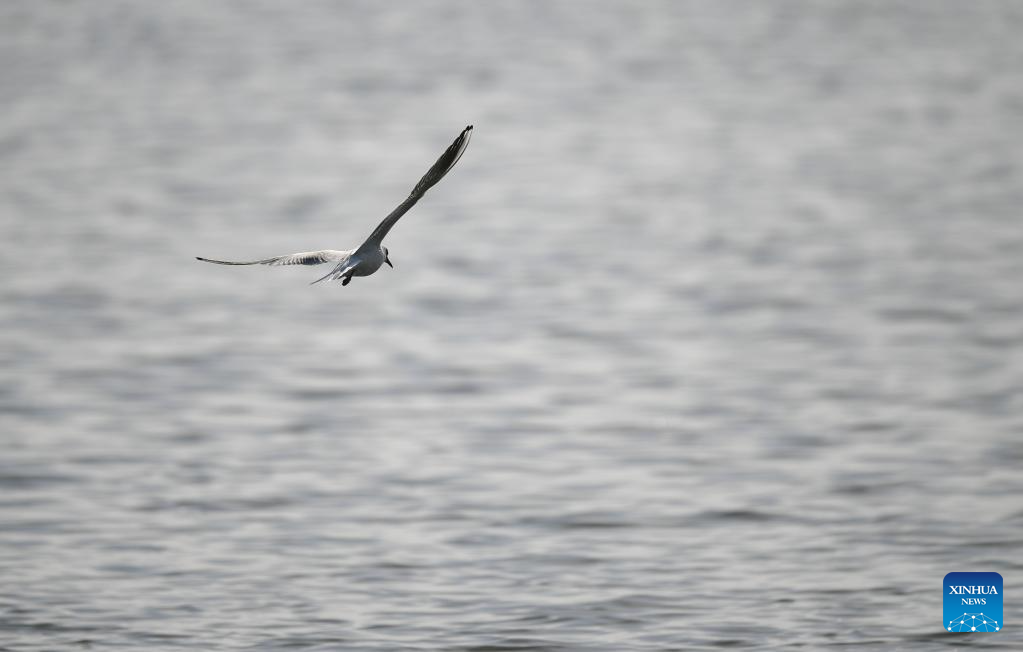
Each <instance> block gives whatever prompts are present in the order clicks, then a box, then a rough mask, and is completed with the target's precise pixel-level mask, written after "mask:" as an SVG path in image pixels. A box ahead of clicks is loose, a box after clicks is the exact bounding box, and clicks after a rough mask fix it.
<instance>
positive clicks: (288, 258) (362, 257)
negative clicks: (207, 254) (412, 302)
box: [196, 125, 472, 286]
mask: <svg viewBox="0 0 1023 652" xmlns="http://www.w3.org/2000/svg"><path fill="white" fill-rule="evenodd" d="M471 135H472V125H469V126H467V127H466V128H465V129H463V130H462V133H460V134H459V135H458V138H456V139H455V142H453V143H451V145H450V146H448V148H447V149H446V150H444V153H443V154H441V155H440V158H439V159H437V162H436V163H434V164H433V167H431V168H430V169H429V170H428V171H427V172H426V174H425V175H423V178H422V179H420V180H419V183H417V184H416V187H415V188H413V189H412V192H411V193H410V194H409V196H408V197H407V198H406V199H405V201H403V202H401V203H400V204H398V207H397V208H395V209H394V210H393V211H391V214H390V215H388V216H387V217H385V218H384V219H383V221H382V222H380V224H378V225H377V228H375V229H373V233H370V234H369V237H368V238H366V241H365V242H363V243H362V244H361V245H359V247H358V248H357V249H349V250H345V251H340V250H335V249H324V250H322V251H303V252H299V253H297V254H287V255H284V256H274V257H273V258H264V259H262V260H248V261H238V262H234V261H229V260H213V259H212V258H202V257H200V256H196V260H201V261H203V262H206V263H216V264H218V265H322V264H323V263H333V264H334V269H332V270H330V272H328V273H327V274H325V275H324V276H321V277H320V278H318V279H316V280H315V281H313V284H315V283H319V282H320V281H325V280H327V279H330V280H332V281H337V280H339V279H344V280H342V281H341V285H342V286H344V285H348V284H349V283H351V282H352V277H353V276H369V275H370V274H372V273H373V272H375V271H377V270H378V269H380V267H381V265H383V264H384V263H387V264H388V265H389V266H390V267H391V268H392V269H393V268H394V265H393V264H392V263H391V259H390V258H389V257H388V253H387V247H385V246H384V245H383V241H384V236H386V235H387V232H388V231H390V230H391V228H392V227H393V226H394V225H395V224H396V223H397V222H398V220H399V219H401V216H402V215H404V214H405V213H407V212H409V209H411V208H412V207H413V206H415V205H416V202H417V201H419V200H420V199H422V197H423V195H425V194H426V191H427V190H429V189H430V188H432V187H433V186H434V185H435V184H436V183H437V182H438V181H440V180H441V179H443V178H444V175H445V174H447V173H448V171H450V170H451V168H453V167H455V163H458V159H460V158H462V154H463V153H464V152H465V148H466V147H467V146H468V145H469V137H470V136H471Z"/></svg>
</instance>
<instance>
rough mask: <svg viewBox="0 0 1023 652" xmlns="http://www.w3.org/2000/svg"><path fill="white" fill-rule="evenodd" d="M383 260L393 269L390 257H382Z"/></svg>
mask: <svg viewBox="0 0 1023 652" xmlns="http://www.w3.org/2000/svg"><path fill="white" fill-rule="evenodd" d="M384 262H385V263H387V264H388V265H390V266H391V269H394V264H393V263H392V262H391V259H390V257H388V258H384Z"/></svg>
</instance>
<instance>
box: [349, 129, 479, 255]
mask: <svg viewBox="0 0 1023 652" xmlns="http://www.w3.org/2000/svg"><path fill="white" fill-rule="evenodd" d="M471 135H472V125H469V126H467V127H466V128H465V129H463V130H462V133H460V134H459V135H458V138H456V139H455V142H453V143H451V145H450V146H448V148H447V149H446V150H444V153H443V154H441V155H440V158H439V159H437V162H436V163H434V164H433V167H431V168H430V169H429V170H428V171H427V172H426V174H425V175H423V178H422V179H420V180H419V183H417V184H416V187H415V188H413V189H412V193H411V194H409V196H408V198H407V199H406V200H405V201H403V202H401V204H399V205H398V207H397V208H395V209H394V210H393V211H391V214H390V215H388V216H387V217H385V218H384V220H383V221H382V222H380V224H378V225H377V228H375V229H373V233H371V234H370V236H369V238H367V239H366V242H364V243H363V244H362V247H360V249H361V248H363V247H368V246H380V243H381V242H383V240H384V236H385V235H387V232H388V231H390V230H391V227H393V226H394V224H395V223H396V222H397V221H398V220H399V219H400V218H401V216H402V215H404V214H405V213H407V212H408V211H409V209H410V208H412V207H413V206H415V205H416V202H417V201H419V200H420V198H422V196H423V195H425V194H426V191H427V190H429V189H430V188H432V187H433V186H434V185H435V184H436V183H437V182H438V181H440V180H441V179H443V178H444V175H445V174H447V173H448V171H449V170H450V169H451V168H453V167H455V163H458V159H460V158H462V153H463V152H465V148H466V147H467V146H468V145H469V137H470V136H471Z"/></svg>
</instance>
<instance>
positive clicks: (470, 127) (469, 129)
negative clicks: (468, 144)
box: [463, 125, 472, 131]
mask: <svg viewBox="0 0 1023 652" xmlns="http://www.w3.org/2000/svg"><path fill="white" fill-rule="evenodd" d="M463 131H472V125H466V127H465V129H464V130H463Z"/></svg>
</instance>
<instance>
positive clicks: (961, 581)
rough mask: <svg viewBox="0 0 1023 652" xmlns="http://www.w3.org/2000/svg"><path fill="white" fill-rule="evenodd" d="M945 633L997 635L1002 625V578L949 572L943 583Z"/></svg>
mask: <svg viewBox="0 0 1023 652" xmlns="http://www.w3.org/2000/svg"><path fill="white" fill-rule="evenodd" d="M944 593H945V597H944V609H943V611H944V614H945V623H944V625H945V631H946V632H997V631H1001V629H1002V626H1003V624H1004V623H1002V597H1003V596H1002V576H1001V575H999V574H998V573H949V574H948V575H946V576H945V582H944Z"/></svg>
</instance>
